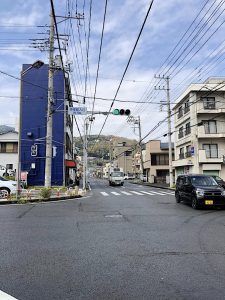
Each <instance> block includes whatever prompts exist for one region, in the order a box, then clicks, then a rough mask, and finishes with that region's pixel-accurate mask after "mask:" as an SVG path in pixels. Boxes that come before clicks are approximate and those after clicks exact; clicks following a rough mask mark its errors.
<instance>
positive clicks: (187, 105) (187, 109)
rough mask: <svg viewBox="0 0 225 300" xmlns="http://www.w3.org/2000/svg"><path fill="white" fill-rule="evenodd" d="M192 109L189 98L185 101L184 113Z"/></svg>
mask: <svg viewBox="0 0 225 300" xmlns="http://www.w3.org/2000/svg"><path fill="white" fill-rule="evenodd" d="M189 111H190V105H189V100H187V101H186V102H185V103H184V113H185V114H186V113H187V112H189Z"/></svg>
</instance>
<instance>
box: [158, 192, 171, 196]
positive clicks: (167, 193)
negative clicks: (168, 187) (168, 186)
mask: <svg viewBox="0 0 225 300" xmlns="http://www.w3.org/2000/svg"><path fill="white" fill-rule="evenodd" d="M160 193H161V191H160ZM162 193H164V194H166V195H173V196H174V193H169V192H164V191H162Z"/></svg>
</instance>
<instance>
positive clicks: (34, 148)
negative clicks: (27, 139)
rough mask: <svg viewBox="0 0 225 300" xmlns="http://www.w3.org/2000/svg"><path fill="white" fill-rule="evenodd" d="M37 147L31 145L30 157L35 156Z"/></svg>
mask: <svg viewBox="0 0 225 300" xmlns="http://www.w3.org/2000/svg"><path fill="white" fill-rule="evenodd" d="M37 151H38V146H37V145H36V144H34V145H31V156H37Z"/></svg>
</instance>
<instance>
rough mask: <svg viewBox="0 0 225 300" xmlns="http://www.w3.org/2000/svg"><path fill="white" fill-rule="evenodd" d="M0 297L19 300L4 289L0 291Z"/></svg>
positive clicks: (6, 299) (2, 299) (3, 299)
mask: <svg viewBox="0 0 225 300" xmlns="http://www.w3.org/2000/svg"><path fill="white" fill-rule="evenodd" d="M0 299H1V300H17V299H16V298H14V297H12V296H10V295H8V294H6V293H4V292H3V291H0Z"/></svg>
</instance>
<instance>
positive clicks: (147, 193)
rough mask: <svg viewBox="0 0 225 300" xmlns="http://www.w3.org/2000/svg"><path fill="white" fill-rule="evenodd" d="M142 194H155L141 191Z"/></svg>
mask: <svg viewBox="0 0 225 300" xmlns="http://www.w3.org/2000/svg"><path fill="white" fill-rule="evenodd" d="M140 192H142V193H144V194H148V195H154V194H152V193H149V192H145V191H140Z"/></svg>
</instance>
